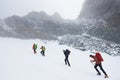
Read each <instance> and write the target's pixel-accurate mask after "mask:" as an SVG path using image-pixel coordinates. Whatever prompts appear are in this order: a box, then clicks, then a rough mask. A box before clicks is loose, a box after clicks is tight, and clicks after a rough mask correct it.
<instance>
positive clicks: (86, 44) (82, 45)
mask: <svg viewBox="0 0 120 80" xmlns="http://www.w3.org/2000/svg"><path fill="white" fill-rule="evenodd" d="M59 44H61V45H68V46H71V47H73V48H76V49H79V50H82V51H88V50H89V51H91V52H94V51H101V52H104V53H107V54H109V55H112V56H120V45H119V44H116V43H114V42H111V41H108V40H104V39H99V38H96V37H92V36H90V35H88V34H82V35H65V36H62V37H59Z"/></svg>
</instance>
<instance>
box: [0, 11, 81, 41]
mask: <svg viewBox="0 0 120 80" xmlns="http://www.w3.org/2000/svg"><path fill="white" fill-rule="evenodd" d="M6 27H7V28H6ZM0 28H2V29H4V30H2V31H3V32H2V33H3V34H5V36H7V37H17V38H40V39H56V36H62V35H64V34H81V33H82V31H81V28H80V27H79V25H77V24H76V23H75V22H74V21H70V20H64V19H62V18H61V17H60V15H59V14H58V13H55V14H53V15H52V16H51V15H47V14H46V13H45V12H43V11H41V12H34V11H33V12H30V13H29V14H27V15H26V16H23V17H19V16H16V15H13V16H11V17H8V18H5V19H4V20H1V21H0ZM8 29H9V31H8ZM4 31H5V32H4ZM6 32H7V33H8V32H9V33H10V34H11V35H8V34H6ZM0 35H2V34H0Z"/></svg>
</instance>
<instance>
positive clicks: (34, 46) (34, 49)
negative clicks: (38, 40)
mask: <svg viewBox="0 0 120 80" xmlns="http://www.w3.org/2000/svg"><path fill="white" fill-rule="evenodd" d="M32 49H33V51H34V54H36V49H37V44H35V43H34V44H33V47H32Z"/></svg>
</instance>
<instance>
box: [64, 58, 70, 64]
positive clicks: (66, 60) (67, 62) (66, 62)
mask: <svg viewBox="0 0 120 80" xmlns="http://www.w3.org/2000/svg"><path fill="white" fill-rule="evenodd" d="M65 64H66V65H67V64H68V66H70V62H69V60H68V56H65Z"/></svg>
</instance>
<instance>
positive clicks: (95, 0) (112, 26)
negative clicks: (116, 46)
mask: <svg viewBox="0 0 120 80" xmlns="http://www.w3.org/2000/svg"><path fill="white" fill-rule="evenodd" d="M119 4H120V0H85V2H84V4H83V9H82V11H81V12H80V15H79V16H78V19H77V20H78V21H80V22H81V21H84V23H85V24H87V25H88V26H92V25H93V27H92V29H91V31H89V32H88V33H89V34H90V35H92V36H95V37H99V38H103V39H106V40H111V41H114V42H116V43H120V37H119V35H120V5H119ZM91 22H92V23H91ZM89 23H91V25H89Z"/></svg>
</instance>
